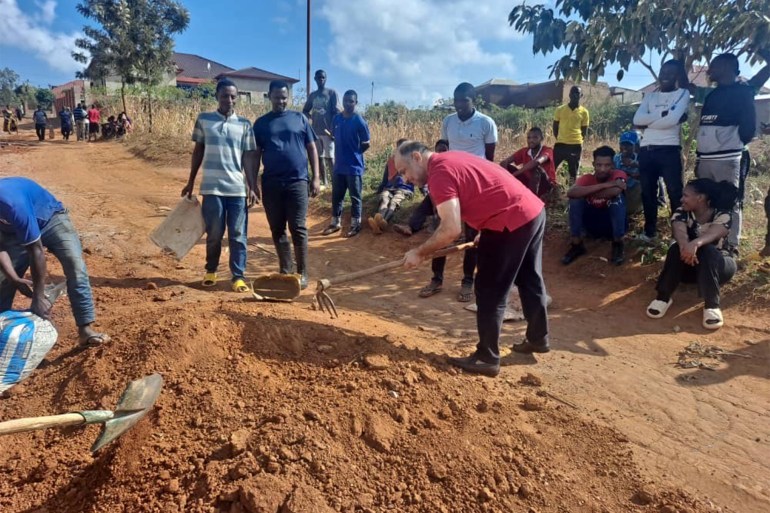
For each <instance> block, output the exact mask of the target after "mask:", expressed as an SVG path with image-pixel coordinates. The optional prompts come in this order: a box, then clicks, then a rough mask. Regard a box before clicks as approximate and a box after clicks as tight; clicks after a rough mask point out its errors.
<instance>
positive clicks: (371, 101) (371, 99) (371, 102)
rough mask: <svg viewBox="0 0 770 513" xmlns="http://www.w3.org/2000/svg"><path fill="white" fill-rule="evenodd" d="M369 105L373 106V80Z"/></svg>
mask: <svg viewBox="0 0 770 513" xmlns="http://www.w3.org/2000/svg"><path fill="white" fill-rule="evenodd" d="M369 105H372V106H374V80H372V96H371V98H370V99H369Z"/></svg>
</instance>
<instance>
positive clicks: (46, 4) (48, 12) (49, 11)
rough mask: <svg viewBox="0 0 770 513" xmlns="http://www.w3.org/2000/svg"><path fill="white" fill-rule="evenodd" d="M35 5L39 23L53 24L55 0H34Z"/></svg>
mask: <svg viewBox="0 0 770 513" xmlns="http://www.w3.org/2000/svg"><path fill="white" fill-rule="evenodd" d="M35 5H36V6H38V8H39V9H40V15H39V19H40V21H42V22H43V23H45V24H46V25H50V24H51V23H53V20H54V18H56V0H43V1H40V0H35Z"/></svg>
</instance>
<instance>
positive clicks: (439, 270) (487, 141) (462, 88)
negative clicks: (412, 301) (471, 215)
mask: <svg viewBox="0 0 770 513" xmlns="http://www.w3.org/2000/svg"><path fill="white" fill-rule="evenodd" d="M475 99H476V89H475V88H474V87H473V86H472V85H471V84H469V83H468V82H463V83H461V84H460V85H458V86H457V87H456V88H455V90H454V107H455V113H454V114H450V115H448V116H447V117H445V118H444V121H443V122H442V123H441V138H442V139H446V140H448V141H449V150H450V151H462V152H465V153H469V154H471V155H475V156H477V157H480V158H483V159H487V160H488V161H490V162H494V161H495V148H496V146H497V125H496V124H495V121H494V120H493V119H492V118H490V117H489V116H487V115H486V114H482V113H481V112H479V111H478V110H476V108H475V105H474V101H475ZM434 204H435V203H434ZM477 234H478V232H477V231H476V230H475V229H473V228H472V227H470V226H467V225H466V226H465V232H464V235H465V240H466V241H472V240H473V239H474V238H475V237H476V235H477ZM433 264H434V265H433V271H434V273H433V276H434V278H433V279H431V281H430V283H429V284H428V285H427V286H426V287H425V288H424V289H423V291H422V293H421V296H422V297H428V296H430V295H432V293H433V290H440V289H441V286H442V282H443V276H444V267H445V265H446V257H442V258H437V259H436V261H435V262H434V263H433ZM475 270H476V250H475V249H469V250H467V251H466V252H465V255H463V279H462V283H461V285H460V292H459V293H458V294H457V300H458V301H460V302H461V303H468V302H470V301H471V300H472V299H473V273H474V271H475ZM439 276H440V277H442V280H441V281H439V280H438V279H437V277H439Z"/></svg>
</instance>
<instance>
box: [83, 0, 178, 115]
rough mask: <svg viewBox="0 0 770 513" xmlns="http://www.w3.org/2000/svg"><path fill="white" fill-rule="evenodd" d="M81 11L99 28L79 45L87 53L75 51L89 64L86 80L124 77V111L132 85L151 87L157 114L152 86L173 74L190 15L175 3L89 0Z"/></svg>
mask: <svg viewBox="0 0 770 513" xmlns="http://www.w3.org/2000/svg"><path fill="white" fill-rule="evenodd" d="M77 10H78V12H79V13H80V14H81V15H82V16H83V17H84V18H86V19H89V20H92V21H94V22H95V23H96V25H98V26H97V27H91V26H88V25H86V26H85V27H84V28H83V32H84V33H85V36H86V37H84V38H81V39H78V40H76V41H75V45H76V46H77V47H78V48H79V49H81V50H82V51H81V52H73V54H72V56H73V57H74V58H75V60H77V61H78V62H81V63H83V64H86V63H88V67H87V68H86V70H85V71H84V72H83V73H81V76H82V77H84V78H97V79H98V78H105V77H107V76H109V75H111V74H115V75H117V76H119V77H120V82H121V88H120V92H121V99H122V102H123V110H126V84H133V83H136V82H139V83H141V84H143V85H145V86H146V87H147V90H148V100H149V101H150V109H151V108H152V105H151V102H152V96H151V94H152V93H151V88H152V86H154V85H157V84H158V83H159V82H160V79H161V78H162V77H163V75H164V74H165V73H167V72H173V64H172V62H171V57H172V53H173V49H174V41H173V39H172V36H173V35H174V34H178V33H181V32H183V31H184V30H185V29H186V28H187V26H188V25H189V23H190V13H189V12H188V11H187V9H186V8H185V7H184V6H183V5H182V4H181V3H180V2H177V1H175V0H83V1H82V2H81V3H80V4H78V6H77ZM89 61H90V62H89ZM150 124H152V117H151V115H150ZM150 129H152V128H151V127H150Z"/></svg>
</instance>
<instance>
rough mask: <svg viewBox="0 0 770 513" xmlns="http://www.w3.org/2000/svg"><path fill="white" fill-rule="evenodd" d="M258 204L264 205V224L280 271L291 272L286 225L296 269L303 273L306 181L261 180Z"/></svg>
mask: <svg viewBox="0 0 770 513" xmlns="http://www.w3.org/2000/svg"><path fill="white" fill-rule="evenodd" d="M262 204H263V205H264V207H265V214H266V215H267V223H268V224H269V225H270V232H271V234H272V236H273V244H275V250H276V252H278V260H279V265H280V272H281V273H284V274H288V273H291V272H292V271H293V267H294V266H293V264H292V259H291V245H290V244H289V236H288V234H287V233H286V225H287V224H288V225H289V231H290V232H291V240H292V243H293V244H294V256H295V258H296V259H297V272H298V273H299V274H305V273H307V206H308V183H307V181H306V180H295V181H293V182H279V181H272V180H271V181H267V182H263V183H262Z"/></svg>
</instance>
